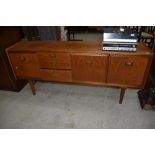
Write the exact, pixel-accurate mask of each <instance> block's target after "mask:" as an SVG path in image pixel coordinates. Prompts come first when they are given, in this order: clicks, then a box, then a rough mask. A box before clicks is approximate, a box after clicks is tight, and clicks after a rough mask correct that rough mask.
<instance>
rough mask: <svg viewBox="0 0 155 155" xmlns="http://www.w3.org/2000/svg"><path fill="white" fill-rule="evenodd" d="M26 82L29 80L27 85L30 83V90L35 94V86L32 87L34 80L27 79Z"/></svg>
mask: <svg viewBox="0 0 155 155" xmlns="http://www.w3.org/2000/svg"><path fill="white" fill-rule="evenodd" d="M28 82H29V85H30V88H31V91H32V93H33V95H36V90H35V87H34V83H35V81H32V80H28Z"/></svg>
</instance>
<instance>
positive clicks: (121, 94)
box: [119, 88, 126, 104]
mask: <svg viewBox="0 0 155 155" xmlns="http://www.w3.org/2000/svg"><path fill="white" fill-rule="evenodd" d="M125 90H126V88H121V92H120V97H119V104H122V101H123V98H124V94H125Z"/></svg>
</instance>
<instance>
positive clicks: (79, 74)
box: [72, 54, 107, 83]
mask: <svg viewBox="0 0 155 155" xmlns="http://www.w3.org/2000/svg"><path fill="white" fill-rule="evenodd" d="M106 73H107V55H99V54H96V55H82V54H81V55H80V54H79V55H72V78H73V81H80V82H103V83H104V82H106Z"/></svg>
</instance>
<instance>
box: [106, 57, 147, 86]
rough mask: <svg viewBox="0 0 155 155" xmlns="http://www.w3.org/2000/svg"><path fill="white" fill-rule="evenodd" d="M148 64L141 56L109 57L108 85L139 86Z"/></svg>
mask: <svg viewBox="0 0 155 155" xmlns="http://www.w3.org/2000/svg"><path fill="white" fill-rule="evenodd" d="M147 64H148V58H147V57H143V56H110V59H109V71H108V83H114V84H123V85H129V86H140V85H142V84H143V79H144V75H145V71H146V67H147Z"/></svg>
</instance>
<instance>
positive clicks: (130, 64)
mask: <svg viewBox="0 0 155 155" xmlns="http://www.w3.org/2000/svg"><path fill="white" fill-rule="evenodd" d="M125 66H133V62H125Z"/></svg>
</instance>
